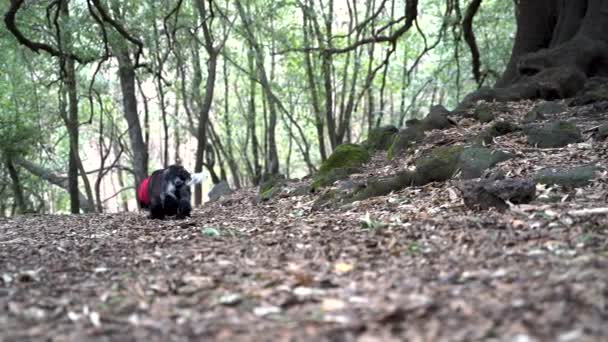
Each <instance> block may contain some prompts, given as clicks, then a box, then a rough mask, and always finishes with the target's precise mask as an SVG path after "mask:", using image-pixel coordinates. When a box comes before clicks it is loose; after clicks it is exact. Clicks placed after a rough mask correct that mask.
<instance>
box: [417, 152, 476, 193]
mask: <svg viewBox="0 0 608 342" xmlns="http://www.w3.org/2000/svg"><path fill="white" fill-rule="evenodd" d="M463 149H464V148H463V147H462V146H440V147H435V148H434V149H432V150H431V151H430V152H429V153H428V154H427V155H424V156H422V157H420V158H419V159H418V160H416V181H415V182H416V184H417V185H423V184H427V183H430V182H441V181H445V180H448V179H450V178H452V176H453V175H454V173H455V172H456V170H457V169H458V160H459V157H460V154H461V153H462V151H463Z"/></svg>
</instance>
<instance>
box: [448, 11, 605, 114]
mask: <svg viewBox="0 0 608 342" xmlns="http://www.w3.org/2000/svg"><path fill="white" fill-rule="evenodd" d="M516 5H517V26H518V27H517V34H516V37H515V44H514V46H513V51H512V52H511V58H510V61H509V64H508V66H507V69H506V70H505V72H504V74H503V75H502V77H501V79H500V80H499V81H498V82H497V83H496V85H495V88H494V89H486V88H481V89H480V90H479V91H477V92H475V93H473V94H470V95H468V96H467V97H466V98H465V100H464V101H463V102H462V103H461V105H460V106H459V108H457V110H458V109H463V108H466V107H468V106H470V105H472V104H473V103H474V102H476V101H477V100H480V99H483V100H498V101H517V100H522V99H538V98H542V99H546V100H554V99H560V98H568V97H573V96H575V95H577V93H578V92H579V91H580V90H581V89H583V88H584V87H585V83H586V81H587V80H588V79H590V78H592V77H596V76H599V77H606V76H608V1H605V0H585V1H562V0H540V1H536V0H520V1H518V2H516ZM594 84H597V82H595V83H594Z"/></svg>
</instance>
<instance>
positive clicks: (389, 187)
mask: <svg viewBox="0 0 608 342" xmlns="http://www.w3.org/2000/svg"><path fill="white" fill-rule="evenodd" d="M415 180H416V177H415V173H414V172H411V171H402V172H398V173H397V174H395V175H393V176H389V177H374V178H371V179H369V180H368V181H366V182H365V183H354V182H353V183H352V184H349V185H348V186H347V187H342V188H338V189H332V190H330V191H327V192H325V193H323V194H322V195H321V196H319V197H318V198H317V200H315V203H314V204H313V209H315V210H316V209H320V208H322V207H334V206H339V205H343V204H347V203H352V202H355V201H362V200H365V199H368V198H372V197H376V196H383V195H387V194H389V193H391V192H393V191H398V190H401V189H403V188H405V187H407V186H410V185H412V184H414V182H415Z"/></svg>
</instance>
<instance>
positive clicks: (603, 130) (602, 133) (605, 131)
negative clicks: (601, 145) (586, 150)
mask: <svg viewBox="0 0 608 342" xmlns="http://www.w3.org/2000/svg"><path fill="white" fill-rule="evenodd" d="M596 137H597V139H598V140H606V138H608V122H607V123H605V124H603V125H601V126H600V127H598V129H597V135H596Z"/></svg>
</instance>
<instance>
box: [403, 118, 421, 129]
mask: <svg viewBox="0 0 608 342" xmlns="http://www.w3.org/2000/svg"><path fill="white" fill-rule="evenodd" d="M421 124H422V120H420V119H416V118H414V119H409V120H406V121H405V127H415V126H420V125H421Z"/></svg>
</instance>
